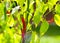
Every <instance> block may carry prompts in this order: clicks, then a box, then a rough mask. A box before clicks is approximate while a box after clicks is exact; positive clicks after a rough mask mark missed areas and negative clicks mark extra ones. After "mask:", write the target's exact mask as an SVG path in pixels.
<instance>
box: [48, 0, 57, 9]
mask: <svg viewBox="0 0 60 43" xmlns="http://www.w3.org/2000/svg"><path fill="white" fill-rule="evenodd" d="M57 1H58V0H48V3H47V4H48V6H49V10H51V9H52V8H53V6H54V5H55V4H56V2H57Z"/></svg>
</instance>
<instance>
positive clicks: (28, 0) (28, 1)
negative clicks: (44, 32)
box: [26, 0, 30, 25]
mask: <svg viewBox="0 0 60 43" xmlns="http://www.w3.org/2000/svg"><path fill="white" fill-rule="evenodd" d="M29 3H30V0H27V16H26V25H27V24H28V16H29Z"/></svg>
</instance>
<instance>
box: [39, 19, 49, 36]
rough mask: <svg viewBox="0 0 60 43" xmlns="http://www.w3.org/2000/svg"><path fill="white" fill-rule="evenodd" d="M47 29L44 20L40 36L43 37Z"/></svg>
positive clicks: (46, 23)
mask: <svg viewBox="0 0 60 43" xmlns="http://www.w3.org/2000/svg"><path fill="white" fill-rule="evenodd" d="M48 28H49V24H48V22H47V21H46V20H44V21H43V22H42V24H41V27H40V36H42V35H44V34H45V32H46V31H47V30H48Z"/></svg>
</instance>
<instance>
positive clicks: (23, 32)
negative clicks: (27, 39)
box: [21, 17, 26, 40]
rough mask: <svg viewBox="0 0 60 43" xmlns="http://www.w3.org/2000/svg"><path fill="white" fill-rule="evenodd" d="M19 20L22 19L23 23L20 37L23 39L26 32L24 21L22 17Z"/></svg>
mask: <svg viewBox="0 0 60 43" xmlns="http://www.w3.org/2000/svg"><path fill="white" fill-rule="evenodd" d="M21 20H22V24H23V29H22V38H23V40H24V36H25V33H26V22H25V19H24V17H21Z"/></svg>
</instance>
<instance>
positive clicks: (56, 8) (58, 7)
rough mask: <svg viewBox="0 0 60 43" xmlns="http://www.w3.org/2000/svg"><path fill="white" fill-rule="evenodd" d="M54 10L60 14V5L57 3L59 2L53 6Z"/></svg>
mask: <svg viewBox="0 0 60 43" xmlns="http://www.w3.org/2000/svg"><path fill="white" fill-rule="evenodd" d="M55 12H56V13H57V14H60V5H59V4H57V5H56V7H55Z"/></svg>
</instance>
